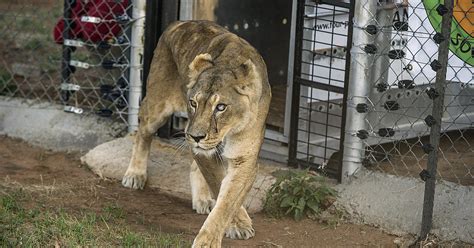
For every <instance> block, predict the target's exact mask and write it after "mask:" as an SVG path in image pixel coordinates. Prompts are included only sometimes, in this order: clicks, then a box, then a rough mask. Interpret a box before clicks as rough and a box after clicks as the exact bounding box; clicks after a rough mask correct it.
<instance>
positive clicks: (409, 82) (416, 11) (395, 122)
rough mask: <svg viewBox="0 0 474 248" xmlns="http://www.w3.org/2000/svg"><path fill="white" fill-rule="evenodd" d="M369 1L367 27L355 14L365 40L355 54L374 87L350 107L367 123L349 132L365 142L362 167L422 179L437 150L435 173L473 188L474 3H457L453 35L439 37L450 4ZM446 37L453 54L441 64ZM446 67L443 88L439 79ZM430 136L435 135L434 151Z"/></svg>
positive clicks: (454, 12)
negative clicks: (440, 51) (437, 130)
mask: <svg viewBox="0 0 474 248" xmlns="http://www.w3.org/2000/svg"><path fill="white" fill-rule="evenodd" d="M370 5H372V6H369V5H366V6H363V8H364V9H365V11H366V12H367V13H368V15H369V19H368V20H367V22H366V23H365V25H364V24H362V23H357V19H355V20H356V21H355V22H354V28H355V29H359V30H364V32H365V33H367V34H368V37H369V42H368V43H365V44H362V43H361V44H355V46H356V49H355V51H356V52H357V53H361V54H364V56H367V57H368V58H369V59H368V60H367V61H364V62H363V63H365V64H363V66H364V67H365V68H367V69H368V70H367V72H368V73H369V74H370V75H368V78H370V79H371V84H370V88H369V89H368V94H367V95H366V96H364V95H360V96H354V97H360V98H367V99H366V100H367V103H360V104H357V105H354V106H350V107H352V108H355V109H356V111H357V112H359V113H366V116H365V118H364V122H365V124H366V128H365V129H360V130H350V131H351V134H353V135H356V136H357V137H358V138H360V139H361V140H362V141H363V143H364V145H365V147H366V154H365V155H366V156H365V159H364V161H363V163H364V165H365V166H366V167H368V168H371V169H374V170H379V171H383V172H387V173H390V174H395V175H399V176H420V177H421V178H422V179H423V180H426V179H427V177H430V175H429V173H427V172H428V171H427V164H428V158H429V154H430V152H432V151H433V149H437V151H438V153H439V156H438V161H437V166H438V167H437V177H438V178H440V179H443V180H447V181H451V182H455V183H458V184H462V185H474V166H473V165H474V136H473V134H474V81H473V73H474V70H473V65H474V58H473V57H472V45H473V43H474V40H473V38H472V35H473V30H472V25H473V23H472V22H473V21H474V18H472V17H473V13H474V9H473V5H472V4H471V3H470V2H469V1H454V11H453V18H452V28H451V30H450V32H449V33H450V35H449V34H448V35H443V34H441V28H442V26H441V19H442V16H443V15H446V13H447V9H446V7H445V6H444V5H441V4H439V3H438V1H416V0H413V1H379V3H378V4H372V3H370ZM354 32H356V31H354ZM445 41H446V42H449V49H450V52H449V55H448V59H447V60H446V61H443V60H442V59H441V58H438V48H439V47H440V45H441V44H442V43H443V42H445ZM356 62H357V61H356ZM359 63H361V62H359ZM443 68H445V69H446V76H445V78H442V79H441V80H444V79H446V83H445V84H444V83H443V85H442V88H443V89H441V88H440V86H436V78H437V73H439V71H440V70H441V69H443ZM443 91H444V94H443ZM442 98H444V100H442ZM440 99H441V100H440ZM436 101H441V102H439V104H438V105H436ZM434 106H435V108H433V107H434ZM438 110H440V111H442V114H441V116H440V118H441V119H439V120H438V118H437V117H436V112H437V111H438ZM437 124H440V131H441V133H437V134H436V133H431V135H432V136H433V135H435V136H438V137H431V140H430V137H429V136H430V132H431V130H432V129H433V128H434V126H435V125H437ZM433 138H434V140H436V139H439V148H437V147H435V145H434V144H433V143H434V140H433Z"/></svg>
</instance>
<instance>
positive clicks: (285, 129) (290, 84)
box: [283, 0, 298, 137]
mask: <svg viewBox="0 0 474 248" xmlns="http://www.w3.org/2000/svg"><path fill="white" fill-rule="evenodd" d="M297 7H298V1H297V0H293V3H292V6H291V22H290V25H291V27H290V49H289V51H288V53H289V54H288V77H287V83H286V101H285V122H284V125H283V136H285V137H289V136H290V124H291V118H290V116H291V98H292V96H293V94H292V92H293V78H294V77H293V75H294V71H293V68H294V64H295V61H294V59H295V37H296V8H297Z"/></svg>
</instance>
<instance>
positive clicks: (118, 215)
mask: <svg viewBox="0 0 474 248" xmlns="http://www.w3.org/2000/svg"><path fill="white" fill-rule="evenodd" d="M102 210H103V211H104V215H105V216H104V217H106V219H107V220H109V219H114V218H115V219H123V218H124V217H125V210H124V209H123V208H122V207H120V206H119V205H117V204H107V205H106V206H105V207H104V208H103V209H102Z"/></svg>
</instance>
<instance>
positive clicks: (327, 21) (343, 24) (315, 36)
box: [289, 1, 351, 175]
mask: <svg viewBox="0 0 474 248" xmlns="http://www.w3.org/2000/svg"><path fill="white" fill-rule="evenodd" d="M350 7H351V6H350V3H347V2H342V1H336V2H335V1H298V17H297V18H298V21H297V32H296V33H297V34H296V49H295V51H296V52H295V53H296V54H295V55H296V56H295V75H294V86H293V102H292V123H291V126H292V127H291V132H292V133H291V134H290V136H291V137H290V154H289V161H290V163H293V164H299V165H303V166H310V167H312V168H316V169H320V170H323V171H325V172H328V173H329V174H332V175H338V174H339V173H338V171H339V167H340V162H341V161H340V159H338V158H337V157H338V154H340V152H339V151H340V150H341V144H342V142H341V140H342V138H341V137H342V136H341V134H342V133H341V131H342V132H343V130H344V125H343V124H344V116H343V113H344V112H345V111H344V109H343V107H344V106H345V104H344V103H345V102H344V92H345V86H346V81H347V74H346V71H347V70H346V62H347V61H348V59H349V58H348V56H347V55H348V54H349V53H348V51H349V50H350V45H351V40H350V31H351V28H350V27H351V22H350V18H351V14H350V9H351V8H350Z"/></svg>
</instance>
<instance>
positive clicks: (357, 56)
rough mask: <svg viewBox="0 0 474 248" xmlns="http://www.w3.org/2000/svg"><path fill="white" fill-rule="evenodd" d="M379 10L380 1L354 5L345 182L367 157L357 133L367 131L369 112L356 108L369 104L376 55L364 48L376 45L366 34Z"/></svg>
mask: <svg viewBox="0 0 474 248" xmlns="http://www.w3.org/2000/svg"><path fill="white" fill-rule="evenodd" d="M376 11H377V1H374V0H359V1H356V3H355V10H354V20H353V22H354V27H355V29H354V32H353V41H352V42H353V46H352V49H351V67H350V72H349V73H350V74H349V86H348V87H349V89H348V96H347V105H348V108H347V112H346V128H345V138H344V154H343V165H342V176H341V181H342V182H345V181H347V179H348V178H349V176H351V175H352V174H354V173H355V172H356V171H357V170H359V168H360V167H361V165H362V160H363V158H364V156H365V143H364V142H363V141H362V140H361V139H360V138H359V137H357V136H355V133H356V132H357V131H358V130H366V129H367V123H366V117H367V113H358V112H357V111H356V109H355V106H356V105H357V104H359V103H365V104H368V97H369V94H370V89H371V83H370V82H372V78H371V75H372V68H371V67H372V65H373V62H374V55H370V54H367V53H365V52H364V50H363V48H364V47H365V45H367V44H373V42H374V37H373V35H370V34H369V33H367V32H366V31H365V30H364V28H365V27H367V25H369V24H372V23H374V21H375V17H376ZM357 27H359V28H357Z"/></svg>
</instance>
